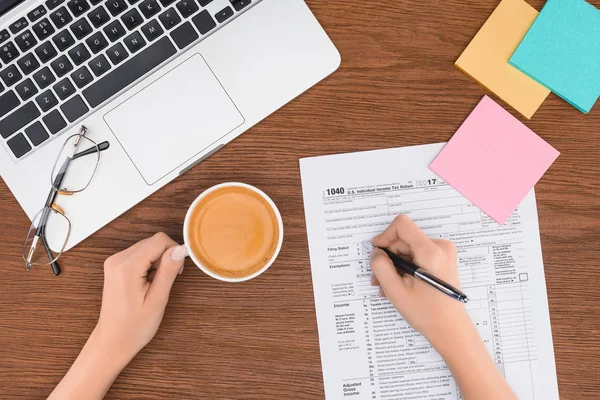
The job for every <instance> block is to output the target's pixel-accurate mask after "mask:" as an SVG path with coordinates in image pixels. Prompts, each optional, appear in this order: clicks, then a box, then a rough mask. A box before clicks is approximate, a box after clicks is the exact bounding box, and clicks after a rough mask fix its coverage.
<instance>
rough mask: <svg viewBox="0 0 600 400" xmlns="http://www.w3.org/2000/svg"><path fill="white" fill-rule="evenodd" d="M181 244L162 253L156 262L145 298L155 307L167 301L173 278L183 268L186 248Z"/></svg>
mask: <svg viewBox="0 0 600 400" xmlns="http://www.w3.org/2000/svg"><path fill="white" fill-rule="evenodd" d="M184 250H185V247H183V246H173V247H171V248H170V249H168V250H167V251H165V252H164V254H163V255H162V257H161V259H160V262H159V263H157V264H156V272H155V273H154V279H153V280H152V283H151V284H150V289H149V290H148V294H147V296H146V300H147V301H149V302H150V303H151V304H154V305H156V306H157V307H165V306H166V305H167V302H168V301H169V293H171V287H172V286H173V282H175V278H177V276H178V275H179V271H181V268H183V263H184V262H185V257H186V256H187V250H185V251H184Z"/></svg>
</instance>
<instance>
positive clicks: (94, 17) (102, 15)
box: [88, 6, 110, 28]
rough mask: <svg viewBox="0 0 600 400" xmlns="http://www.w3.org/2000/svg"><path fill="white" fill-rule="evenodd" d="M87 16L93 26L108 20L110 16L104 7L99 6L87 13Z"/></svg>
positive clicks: (97, 26)
mask: <svg viewBox="0 0 600 400" xmlns="http://www.w3.org/2000/svg"><path fill="white" fill-rule="evenodd" d="M88 18H89V19H90V21H92V25H94V27H95V28H99V27H101V26H102V25H104V24H105V23H107V22H108V20H109V19H110V16H109V15H108V13H107V12H106V10H105V9H104V7H102V6H100V7H98V8H96V9H95V10H94V11H92V12H91V13H89V14H88Z"/></svg>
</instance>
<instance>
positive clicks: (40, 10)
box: [27, 6, 47, 22]
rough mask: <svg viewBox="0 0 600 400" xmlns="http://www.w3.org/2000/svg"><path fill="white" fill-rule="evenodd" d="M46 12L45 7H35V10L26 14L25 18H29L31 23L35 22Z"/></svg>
mask: <svg viewBox="0 0 600 400" xmlns="http://www.w3.org/2000/svg"><path fill="white" fill-rule="evenodd" d="M46 12H47V11H46V7H44V6H37V7H36V8H34V9H33V10H31V11H30V12H28V13H27V18H29V20H30V21H31V22H35V21H37V20H38V19H40V18H42V17H43V16H44V15H46Z"/></svg>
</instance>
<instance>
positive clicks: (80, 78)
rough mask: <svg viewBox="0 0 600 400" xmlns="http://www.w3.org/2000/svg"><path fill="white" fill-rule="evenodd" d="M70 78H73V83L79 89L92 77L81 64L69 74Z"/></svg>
mask: <svg viewBox="0 0 600 400" xmlns="http://www.w3.org/2000/svg"><path fill="white" fill-rule="evenodd" d="M71 79H73V82H75V85H77V87H78V88H79V89H81V88H82V87H84V86H85V85H87V84H88V83H90V82H91V81H92V79H94V78H93V77H92V74H91V73H90V71H89V70H88V69H87V68H86V67H85V66H83V67H81V68H79V69H78V70H77V71H75V72H73V73H72V74H71Z"/></svg>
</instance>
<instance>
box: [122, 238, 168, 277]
mask: <svg viewBox="0 0 600 400" xmlns="http://www.w3.org/2000/svg"><path fill="white" fill-rule="evenodd" d="M176 245H177V242H175V241H174V240H173V239H171V238H170V237H169V236H167V235H166V234H165V233H162V232H159V233H157V234H155V235H154V236H152V237H150V238H148V239H147V240H144V241H143V243H140V245H139V246H137V248H136V249H135V251H134V252H133V253H132V254H131V255H130V256H129V258H128V259H127V261H128V263H129V264H130V265H131V266H132V268H131V270H132V272H133V273H134V274H136V275H139V276H146V272H147V271H148V269H150V267H151V266H152V263H153V262H155V261H157V260H159V259H160V258H161V257H162V255H163V254H164V253H165V251H167V249H168V248H170V247H173V246H176Z"/></svg>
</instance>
